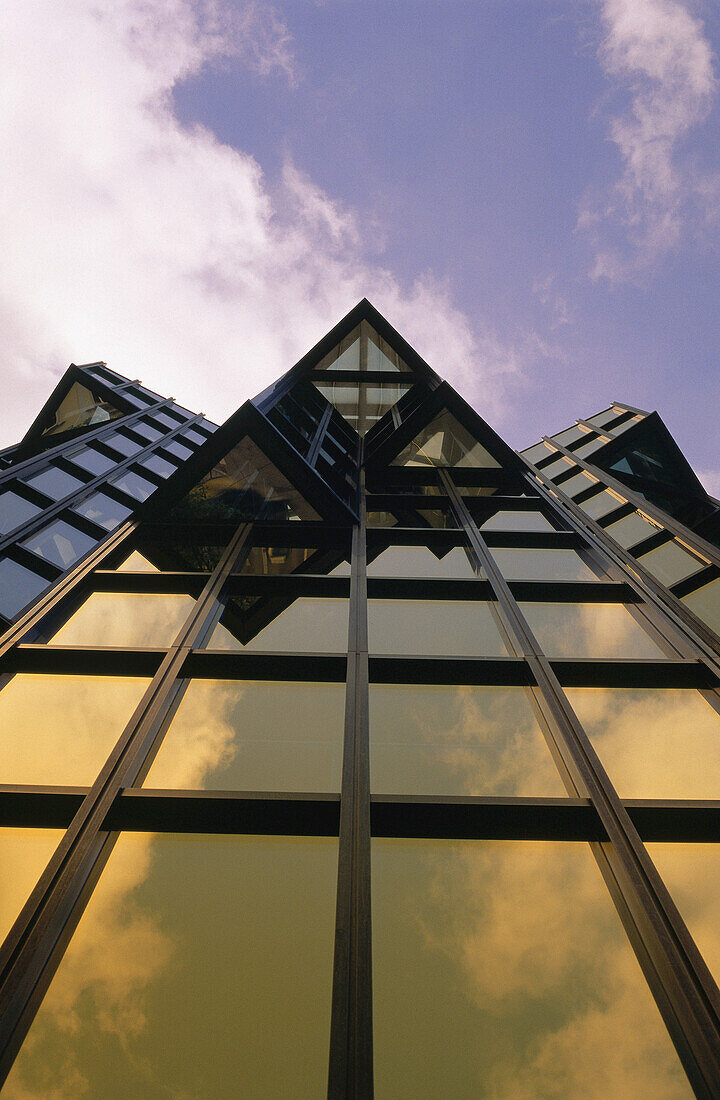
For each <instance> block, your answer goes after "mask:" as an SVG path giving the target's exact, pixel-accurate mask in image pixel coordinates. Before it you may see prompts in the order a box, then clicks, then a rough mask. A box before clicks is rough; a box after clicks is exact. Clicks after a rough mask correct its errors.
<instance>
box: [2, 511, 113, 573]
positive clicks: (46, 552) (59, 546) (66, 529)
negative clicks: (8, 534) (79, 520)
mask: <svg viewBox="0 0 720 1100" xmlns="http://www.w3.org/2000/svg"><path fill="white" fill-rule="evenodd" d="M20 545H21V546H24V547H25V548H26V549H27V550H32V552H33V553H34V554H39V556H40V557H41V558H45V560H46V561H51V562H52V563H53V565H58V566H59V567H60V568H61V569H68V568H69V567H70V566H71V565H73V564H74V562H76V561H77V560H78V558H81V557H82V556H83V555H84V554H87V552H88V550H92V548H93V547H94V546H95V545H96V542H95V539H94V538H92V537H91V536H90V535H86V534H85V532H84V531H78V530H77V529H76V528H75V527H72V526H71V525H70V524H69V523H66V522H65V520H64V519H56V520H53V521H52V523H49V524H48V526H47V527H43V528H42V530H41V531H36V532H35V534H34V535H30V537H29V538H27V539H25V540H24V542H22V543H21V544H20Z"/></svg>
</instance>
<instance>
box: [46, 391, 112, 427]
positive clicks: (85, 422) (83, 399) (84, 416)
mask: <svg viewBox="0 0 720 1100" xmlns="http://www.w3.org/2000/svg"><path fill="white" fill-rule="evenodd" d="M123 415H124V413H121V412H120V411H119V409H116V408H113V406H112V405H111V404H109V402H107V401H104V400H103V399H102V398H101V397H97V396H96V395H95V394H94V393H92V391H91V390H89V389H88V388H87V387H86V386H81V385H80V383H79V382H73V384H72V386H71V387H70V389H69V390H68V392H67V393H66V394H65V396H64V397H63V399H62V401H61V402H60V404H59V405H58V407H57V409H56V410H55V411H54V413H53V422H52V424H51V425H50V427H48V428H46V429H45V431H44V432H43V433H42V434H43V435H59V434H60V432H69V431H70V430H71V429H73V428H85V427H90V425H93V424H102V423H103V422H104V421H106V420H115V419H116V418H117V417H119V416H123Z"/></svg>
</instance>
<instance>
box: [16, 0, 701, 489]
mask: <svg viewBox="0 0 720 1100" xmlns="http://www.w3.org/2000/svg"><path fill="white" fill-rule="evenodd" d="M719 45H720V9H718V7H717V5H715V4H713V3H711V2H710V0H485V2H482V3H480V2H476V3H472V2H470V0H443V2H442V3H441V2H440V0H284V2H283V0H278V2H276V3H274V4H273V3H261V2H258V0H113V2H112V3H111V2H109V0H107V2H91V0H64V2H63V3H62V4H57V3H54V2H51V0H11V3H10V5H9V9H8V10H7V11H6V13H5V16H4V26H3V36H2V42H1V43H0V61H1V62H2V64H1V65H0V86H1V92H0V96H1V98H0V102H1V103H2V112H1V113H0V120H1V121H0V184H1V186H0V241H1V242H2V258H1V260H0V364H1V367H0V369H1V370H2V372H3V379H4V382H5V386H4V388H3V402H2V407H0V445H3V446H4V445H9V444H11V443H13V442H16V440H17V438H18V436H19V435H20V434H21V433H22V432H24V431H25V430H26V428H27V426H28V425H29V424H30V422H31V421H32V419H33V418H34V416H35V415H36V413H37V411H38V409H39V407H40V405H41V404H42V402H44V400H45V399H46V398H47V396H48V394H49V393H50V391H51V389H52V388H53V386H54V385H55V383H56V382H57V379H58V378H59V377H60V376H61V374H62V373H63V371H64V370H65V369H66V367H67V366H68V365H69V363H70V362H75V363H84V362H91V361H96V360H98V359H102V360H105V361H106V362H107V363H108V365H109V366H110V367H112V368H113V369H115V370H117V371H119V372H120V373H121V374H126V375H129V376H130V377H137V378H140V379H142V380H143V381H144V382H145V383H146V384H147V385H148V386H150V387H151V388H152V389H155V390H157V391H159V392H160V393H162V394H166V395H169V396H174V397H175V398H177V400H178V401H179V402H180V403H182V404H183V405H186V406H188V407H190V408H192V409H194V410H196V411H203V412H205V413H206V414H207V415H208V416H210V417H211V418H212V419H214V420H216V421H220V422H221V421H223V420H225V419H226V417H227V416H229V415H230V414H231V412H233V411H234V409H235V408H236V407H237V406H238V405H239V404H241V403H242V401H243V400H245V399H246V398H247V397H250V396H252V395H254V394H255V393H257V392H259V391H260V390H261V389H263V388H264V387H265V386H266V385H267V384H268V383H269V382H271V381H272V380H273V379H274V378H276V377H277V376H278V375H279V374H281V373H282V372H283V371H285V370H286V369H288V368H289V367H290V366H291V365H292V364H293V363H294V362H295V361H296V360H297V359H298V358H299V357H300V356H301V355H302V354H303V353H304V352H305V351H307V350H308V348H310V347H311V346H312V345H313V344H314V343H315V342H316V341H317V340H318V339H320V337H321V336H322V335H324V333H325V332H326V331H328V329H330V328H331V327H332V326H333V325H334V324H335V323H336V322H337V321H338V320H339V319H340V317H342V316H343V315H344V314H345V313H346V312H347V311H348V310H349V309H350V308H352V306H353V305H354V304H355V303H356V302H357V301H358V300H359V299H360V298H361V297H363V296H365V297H368V298H369V299H370V301H371V302H373V304H374V305H375V306H376V307H377V308H378V309H379V310H380V311H381V312H382V313H383V314H384V315H385V316H386V317H387V319H388V320H389V321H390V322H391V323H392V324H393V325H394V326H395V327H396V328H397V329H398V330H399V331H400V332H401V333H402V334H403V335H404V336H405V337H406V339H407V340H408V341H409V342H410V343H411V344H412V345H413V346H414V347H415V348H416V350H417V351H418V352H419V353H420V354H421V355H422V356H423V357H424V358H425V359H426V360H427V361H428V362H429V363H430V365H431V366H432V367H433V368H434V369H435V370H436V371H437V372H438V373H439V374H440V375H441V376H443V377H445V378H447V379H448V380H449V381H450V382H451V383H452V384H453V385H454V386H455V387H456V388H457V389H458V390H459V391H460V393H461V394H462V395H463V396H464V397H465V398H466V399H467V400H468V401H469V402H470V403H471V404H472V405H473V406H474V407H476V408H477V409H478V411H479V412H480V413H481V415H483V416H484V417H485V419H486V420H488V422H489V423H490V424H491V425H492V426H493V427H494V428H495V429H496V430H497V431H498V432H499V433H500V434H501V435H502V436H503V437H504V438H505V439H506V440H507V441H508V442H509V443H510V444H511V445H512V446H514V447H523V446H527V445H529V444H531V443H533V442H535V441H536V440H537V439H539V438H540V436H541V435H542V434H549V433H552V432H555V431H558V430H560V429H561V428H563V427H565V426H566V425H568V424H569V423H571V422H572V421H574V420H575V418H576V417H582V416H589V415H591V414H592V413H594V412H597V411H599V410H600V409H601V408H604V407H606V406H607V405H608V404H609V403H610V402H611V401H613V400H619V401H625V402H628V403H629V404H631V405H634V406H637V407H639V408H643V409H648V410H651V409H657V410H658V411H659V412H660V414H661V416H663V418H664V420H665V422H666V423H667V425H668V427H669V428H670V430H671V431H672V432H673V434H674V435H675V437H676V439H677V440H678V443H679V444H680V446H681V447H682V449H683V450H684V452H685V453H686V455H687V456H688V458H689V460H690V461H691V463H692V464H693V466H694V467H695V469H696V470H697V472H698V473H699V474H700V476H701V478H702V479H703V480H704V482H705V484H706V486H707V487H708V489H710V490H711V491H712V492H714V493H715V494H716V495H720V457H719V456H718V436H719V434H720V433H719V432H718V428H717V422H718V407H719V405H720V401H719V397H720V382H719V381H718V371H717V369H716V358H717V355H718V351H719V350H720V311H718V308H717V307H718V293H717V289H716V288H717V285H718V275H720V132H719V131H720V106H719V104H720V87H719V84H718V71H719V64H718V59H717V56H716V54H717V51H718V48H719Z"/></svg>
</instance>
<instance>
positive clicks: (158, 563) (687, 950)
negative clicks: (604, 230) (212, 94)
mask: <svg viewBox="0 0 720 1100" xmlns="http://www.w3.org/2000/svg"><path fill="white" fill-rule="evenodd" d="M439 381H440V380H439V379H438V377H437V375H435V374H434V373H433V372H432V371H431V369H430V368H429V367H428V366H427V365H426V364H425V363H424V362H423V361H422V360H421V359H419V357H418V356H417V355H416V354H415V353H414V352H413V350H412V349H411V348H410V347H409V346H408V345H407V344H406V343H405V342H404V341H403V340H402V339H401V337H400V336H399V335H398V334H397V333H395V332H394V330H392V329H391V327H390V326H389V325H388V324H387V322H385V321H384V319H383V318H382V317H380V315H379V314H377V313H376V311H375V310H374V309H373V307H372V306H370V305H369V303H367V302H363V303H360V305H359V306H357V307H356V308H355V310H353V311H352V312H351V314H349V315H348V317H347V318H346V319H345V320H344V321H343V322H341V323H340V325H339V326H338V328H337V330H334V335H333V336H332V337H328V338H326V339H325V340H324V341H321V343H320V344H319V345H318V346H317V347H316V348H315V349H313V351H312V352H311V353H309V354H308V355H307V356H306V357H305V358H304V359H303V360H301V361H300V363H299V364H298V365H297V366H296V367H294V368H292V369H291V370H290V371H289V372H288V373H287V374H286V375H284V376H283V377H282V378H281V379H279V380H278V382H277V383H276V384H275V385H273V386H272V387H270V388H269V389H268V390H266V391H265V392H264V393H263V394H261V395H259V396H258V397H257V398H255V399H254V400H253V401H252V402H248V403H247V404H246V405H244V406H242V407H241V409H239V410H238V411H237V412H236V413H234V414H233V415H232V416H231V417H230V419H229V420H228V421H227V422H226V424H225V425H223V427H221V428H218V429H217V430H215V425H213V424H210V422H208V421H206V420H204V419H203V418H202V417H201V416H199V415H197V416H196V415H195V414H194V413H191V412H189V411H188V410H184V409H180V408H179V407H177V406H174V405H173V404H172V402H171V401H169V400H166V399H165V398H163V397H161V396H160V395H157V394H152V393H151V392H150V391H145V390H143V389H142V388H141V387H139V385H138V384H137V383H134V382H133V383H130V382H129V380H126V379H123V378H121V377H120V376H119V375H116V374H114V373H113V372H112V371H109V370H108V369H107V368H106V367H105V366H104V365H103V364H91V365H90V366H88V367H85V368H80V367H73V368H70V371H69V373H68V376H67V379H66V383H67V385H65V384H64V388H63V387H61V388H60V390H59V391H58V392H59V393H64V395H65V396H64V397H62V398H60V399H58V402H57V408H56V409H54V410H51V411H50V412H47V413H46V414H45V420H39V421H38V422H37V423H36V424H35V425H34V426H33V428H32V429H31V430H30V432H29V433H28V435H27V437H26V439H25V440H24V441H23V444H22V449H21V451H20V452H19V456H20V457H19V459H18V461H17V462H14V463H13V464H11V465H9V466H7V467H5V468H3V469H2V470H0V481H1V482H2V483H3V484H2V485H0V537H1V538H2V542H3V545H2V547H1V548H0V616H2V621H1V622H0V627H2V631H1V633H0V728H2V734H1V735H0V749H1V750H2V751H1V752H0V771H1V772H2V775H0V810H1V811H2V814H3V817H2V820H3V829H2V830H0V871H2V872H3V876H2V877H3V882H4V887H3V891H2V903H1V904H0V924H2V932H3V935H4V936H5V937H7V938H6V946H5V950H4V952H3V953H2V954H1V955H0V1004H2V1005H4V1006H5V1016H4V1018H3V1020H2V1026H0V1080H4V1081H5V1085H4V1089H5V1091H4V1093H3V1095H7V1096H8V1097H10V1098H17V1100H20V1098H27V1097H46V1096H48V1097H49V1096H53V1097H54V1096H57V1097H62V1098H64V1097H71V1096H72V1097H74V1096H78V1095H89V1096H98V1097H118V1098H120V1097H123V1098H124V1097H127V1096H133V1097H135V1096H137V1097H147V1098H148V1100H149V1098H151V1097H152V1098H153V1100H154V1098H155V1097H158V1096H168V1097H169V1096H188V1097H190V1096H192V1097H200V1096H202V1097H206V1096H207V1097H223V1098H224V1097H227V1096H236V1095H238V1096H249V1097H268V1098H270V1097H273V1098H274V1097H280V1096H282V1097H285V1096H293V1097H294V1096H298V1097H305V1096H307V1097H316V1096H321V1095H324V1094H328V1095H329V1096H332V1097H344V1096H357V1097H360V1096H370V1095H372V1094H373V1088H374V1091H375V1094H376V1095H377V1096H379V1097H388V1098H392V1100H395V1098H396V1097H408V1098H410V1097H420V1096H433V1097H435V1096H437V1097H440V1096H442V1097H445V1096H449V1097H468V1098H469V1097H476V1096H488V1097H490V1096H493V1097H508V1098H509V1097H519V1096H522V1097H524V1096H558V1097H560V1096H562V1097H565V1096H597V1097H600V1096H602V1097H605V1096H623V1097H625V1096H627V1097H638V1098H640V1097H642V1098H644V1097H647V1096H653V1097H655V1096H658V1097H668V1098H669V1097H680V1096H689V1095H692V1094H693V1092H695V1094H697V1095H703V1096H713V1095H720V993H719V992H718V989H717V987H716V986H715V984H714V977H717V976H718V974H719V973H720V938H719V937H718V936H717V934H716V931H715V928H716V925H717V903H716V900H715V897H716V895H717V887H718V883H719V881H720V879H719V878H718V874H719V867H720V848H718V839H717V838H718V836H720V832H718V813H719V812H720V811H719V810H718V806H720V780H719V779H718V775H720V639H718V637H717V634H718V631H719V630H720V558H719V557H718V554H717V553H716V551H715V550H714V549H713V544H712V540H711V539H710V535H712V533H713V527H712V523H711V522H710V520H711V519H712V511H708V508H709V509H712V505H711V504H708V505H707V508H705V510H704V511H703V509H702V508H700V507H699V505H698V510H697V515H698V516H700V518H701V520H702V524H701V526H702V530H703V531H704V532H705V534H704V535H700V534H698V533H697V532H696V531H695V529H694V528H693V527H692V526H691V525H690V526H688V525H685V524H683V523H682V522H681V521H680V520H678V519H677V516H676V515H675V514H670V512H668V513H665V512H663V511H662V510H661V509H659V506H658V505H656V504H653V503H651V498H650V497H649V496H648V500H647V503H645V504H643V500H644V499H645V498H644V497H643V496H642V493H643V492H644V489H645V488H647V486H646V485H645V483H644V482H643V481H642V476H641V473H637V472H635V473H632V472H631V473H630V474H627V472H626V474H627V477H628V483H627V484H626V485H625V486H624V487H623V486H622V485H619V484H618V483H617V482H616V481H615V475H614V474H613V473H611V472H608V471H610V470H612V469H613V468H614V467H615V466H616V465H617V463H618V462H619V461H621V455H620V452H619V448H623V447H626V448H628V449H629V448H631V447H632V448H633V450H634V452H636V453H637V454H642V455H645V456H646V457H647V456H653V455H657V454H659V453H660V450H659V449H658V448H654V449H653V447H651V446H650V445H649V444H648V443H647V440H646V441H645V442H643V440H642V438H641V436H642V433H646V434H647V433H648V432H649V431H650V429H651V428H652V423H653V422H652V421H648V419H647V417H646V416H645V414H641V413H639V412H638V411H636V410H631V409H626V408H624V407H623V406H618V405H613V406H611V407H608V408H607V409H606V410H603V411H601V412H600V413H598V414H597V415H595V416H593V417H590V418H589V420H587V421H584V422H581V423H578V424H575V425H573V426H571V427H569V428H567V429H565V430H564V431H560V432H558V433H557V434H556V435H555V436H554V437H553V440H554V443H555V445H556V448H557V449H556V450H553V449H552V446H551V445H548V444H546V443H544V442H543V443H538V444H536V445H535V446H532V447H530V448H528V449H526V451H524V452H522V453H521V455H520V456H518V455H516V454H515V453H514V452H512V451H511V450H510V449H509V448H508V447H507V446H506V445H505V443H503V441H502V440H501V439H500V438H499V437H498V436H497V435H496V434H495V432H493V431H492V429H490V428H489V427H488V425H487V424H486V423H485V422H484V420H482V419H481V418H480V416H477V415H476V414H475V413H474V412H473V410H472V409H470V408H469V407H468V406H467V405H466V404H465V403H464V402H463V401H462V400H461V399H460V398H459V397H458V396H457V395H456V394H454V393H453V392H452V391H451V390H450V388H449V387H447V386H443V387H440V386H439ZM123 387H125V388H123ZM125 391H127V396H126V397H123V394H124V393H125ZM480 411H481V412H482V410H480ZM648 423H649V425H650V426H649V427H648ZM589 428H594V429H598V430H596V431H595V432H594V433H592V434H590V433H589ZM621 428H622V429H624V430H622V431H620V429H621ZM600 432H604V433H607V434H605V435H603V434H600ZM43 433H45V434H43ZM79 433H82V439H81V440H80V441H78V438H77V436H78V434H79ZM638 433H640V436H639V435H638ZM638 439H640V442H638ZM565 451H567V454H566V453H565ZM628 453H629V450H628ZM662 453H663V455H664V456H667V455H668V454H670V451H669V450H667V448H666V449H665V450H664V451H663V452H662ZM603 456H607V460H606V459H605V458H603ZM526 459H527V461H525V460H526ZM605 461H606V465H607V467H608V470H603V469H602V468H601V467H600V465H596V462H597V463H598V464H599V463H601V462H605ZM528 462H530V463H532V466H529V465H528ZM632 469H633V470H635V471H640V470H641V465H640V464H638V463H635V464H634V466H633V467H632ZM665 469H666V465H665V466H663V471H665ZM73 471H75V472H74V473H73ZM616 472H617V471H616ZM561 475H564V480H563V476H561ZM663 476H665V474H664V473H663ZM631 478H635V482H634V483H633V484H631V483H630V479H631ZM688 515H689V513H688ZM608 884H610V887H611V888H610V889H609V888H608ZM629 914H631V915H632V934H631V935H628V934H627V933H626V931H625V930H624V926H629V925H630V917H629ZM703 960H704V961H703ZM3 1043H4V1045H3Z"/></svg>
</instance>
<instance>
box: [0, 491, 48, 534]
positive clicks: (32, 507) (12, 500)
mask: <svg viewBox="0 0 720 1100" xmlns="http://www.w3.org/2000/svg"><path fill="white" fill-rule="evenodd" d="M41 511H42V508H40V507H38V505H37V504H31V503H30V501H29V500H25V498H24V497H21V496H18V494H17V493H13V492H10V491H8V492H7V493H3V494H2V496H0V535H7V534H9V533H10V531H14V530H15V528H16V527H19V526H20V524H21V523H27V521H28V520H29V519H32V517H33V516H36V515H37V514H38V512H41Z"/></svg>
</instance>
